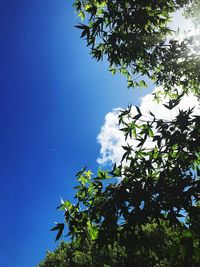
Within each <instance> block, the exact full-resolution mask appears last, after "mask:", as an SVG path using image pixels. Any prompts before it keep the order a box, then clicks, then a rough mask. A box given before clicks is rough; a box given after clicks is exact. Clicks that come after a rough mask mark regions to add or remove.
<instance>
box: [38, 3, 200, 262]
mask: <svg viewBox="0 0 200 267" xmlns="http://www.w3.org/2000/svg"><path fill="white" fill-rule="evenodd" d="M74 7H75V9H76V11H77V12H78V15H79V16H80V17H81V18H82V19H84V18H86V22H85V24H83V23H82V24H80V25H78V26H77V28H79V29H80V30H81V31H82V33H81V37H83V38H85V39H86V42H87V44H88V46H90V47H91V52H92V55H93V56H94V58H96V59H97V61H98V60H101V59H103V58H104V57H105V58H106V59H107V60H108V61H109V63H110V71H111V72H112V74H115V73H116V71H117V70H118V71H119V72H120V73H122V74H123V75H125V76H126V77H127V80H128V87H137V86H138V87H146V82H145V80H146V76H147V77H148V78H150V79H151V80H153V81H154V83H155V84H156V85H162V87H160V88H161V91H160V92H159V93H158V92H156V95H155V97H156V98H157V99H159V98H160V97H161V96H162V98H163V96H164V97H165V96H166V95H167V96H168V103H166V102H165V103H164V106H165V107H166V108H167V109H168V110H170V111H173V109H174V108H177V105H178V104H179V103H180V101H181V99H182V96H183V95H184V94H185V93H186V94H188V93H189V92H191V91H192V92H194V93H195V94H196V95H197V97H198V98H199V82H200V60H199V59H200V58H199V40H198V37H196V36H195V37H187V38H185V39H182V40H179V39H177V38H175V37H173V36H171V37H169V36H170V34H172V30H171V29H169V28H168V22H169V20H170V17H171V16H172V13H173V12H175V11H176V10H179V9H180V8H184V9H185V13H186V14H187V16H194V14H196V13H198V12H196V10H195V8H197V7H199V3H198V1H197V0H168V1H166V0H159V1H153V0H145V1H141V0H134V1H130V0H123V1H121V0H116V1H110V0H105V1H102V0H95V1H91V0H82V1H80V0H76V1H75V3H74ZM195 16H196V15H195ZM194 19H195V21H196V22H197V21H198V17H197V16H196V17H195V18H194ZM136 74H137V75H138V74H139V76H137V77H136V78H135V75H136ZM144 76H145V77H144ZM140 77H141V80H138V79H139V78H140ZM137 78H138V79H137ZM134 110H135V111H134ZM119 123H120V125H121V131H122V132H123V133H124V138H125V140H126V142H127V143H126V145H124V146H123V149H124V154H123V156H122V159H121V162H120V164H119V165H118V166H117V164H114V166H113V168H112V170H110V171H105V170H99V171H98V172H97V174H96V175H95V174H93V173H92V172H91V171H90V170H88V169H87V168H86V167H84V168H83V169H82V170H81V171H80V172H78V173H77V175H76V177H77V186H76V187H75V191H76V192H75V201H74V202H75V203H70V202H69V201H63V200H62V201H61V205H60V206H59V210H61V211H62V212H64V222H63V223H58V224H57V225H56V226H55V227H54V228H53V229H52V230H57V231H58V232H57V236H56V240H58V239H59V238H60V237H61V235H62V233H63V230H64V225H65V224H66V225H67V232H68V235H69V236H70V237H71V239H72V241H71V243H70V244H68V245H67V248H66V251H67V255H68V251H71V249H72V250H73V252H72V253H71V252H70V253H71V254H70V255H69V256H66V257H69V258H68V259H65V262H66V266H134V265H137V266H152V267H153V266H157V267H158V266H160V267H161V266H175V267H176V266H177V267H179V266H192V267H193V266H194V267H197V266H199V265H200V254H199V251H200V232H199V229H200V171H199V169H200V167H199V166H200V142H199V140H200V117H199V116H197V115H194V114H193V109H192V108H190V109H188V110H186V111H184V110H179V111H178V114H177V116H176V117H174V118H173V119H171V120H164V119H157V118H156V116H155V115H154V114H153V112H152V111H149V116H148V118H147V116H144V114H142V111H141V110H140V108H139V107H135V109H133V107H131V106H129V107H128V108H127V109H124V110H122V111H121V113H120V115H119ZM86 243H87V244H86ZM85 244H86V245H85ZM84 246H86V249H88V251H87V253H86V250H85V249H84ZM74 248H75V250H74ZM58 251H59V250H58ZM97 252H98V253H99V254H100V255H98V253H97ZM56 253H57V252H56ZM49 255H50V254H49ZM77 255H79V256H80V255H82V256H81V257H82V258H83V259H84V260H83V259H82V260H81V257H79V256H77ZM83 255H85V257H86V259H85V258H84V257H83ZM77 258H78V259H79V260H78V261H77ZM47 259H48V256H47ZM68 260H69V261H68ZM68 263H69V264H70V265H67V264H68ZM44 264H45V263H44ZM81 264H82V265H81ZM41 266H43V265H41ZM44 266H45V265H44ZM50 266H52V265H51V264H50V265H49V267H50ZM55 266H56V265H55ZM58 266H59V265H58ZM63 266H65V265H63Z"/></svg>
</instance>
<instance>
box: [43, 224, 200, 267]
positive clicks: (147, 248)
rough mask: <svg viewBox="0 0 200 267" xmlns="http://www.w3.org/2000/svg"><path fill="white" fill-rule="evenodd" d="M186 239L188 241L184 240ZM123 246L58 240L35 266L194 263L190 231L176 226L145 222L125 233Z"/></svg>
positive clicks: (147, 266)
mask: <svg viewBox="0 0 200 267" xmlns="http://www.w3.org/2000/svg"><path fill="white" fill-rule="evenodd" d="M188 239H189V240H188ZM126 242H128V243H129V246H128V247H129V249H127V246H126V245H124V244H122V243H120V242H115V243H114V244H113V246H111V245H109V246H107V247H106V248H105V247H99V246H98V245H97V243H95V242H94V241H92V240H91V239H89V238H88V239H85V240H84V241H83V243H81V242H79V241H78V240H76V241H74V242H71V243H64V242H62V243H61V244H60V245H59V247H58V248H57V249H56V250H55V251H54V252H48V253H47V255H46V258H45V259H44V260H43V261H42V262H41V263H40V264H39V265H38V267H64V266H65V267H67V266H69V267H73V266H76V267H79V266H80V267H83V266H85V267H109V266H112V267H123V266H124V267H126V266H135V265H137V266H139V267H143V266H145V267H155V266H156V267H171V266H174V267H175V266H177V267H178V266H191V267H193V266H198V262H197V261H196V262H195V260H191V257H188V255H189V254H190V253H191V247H190V245H191V242H190V234H189V235H188V232H186V231H185V232H184V234H181V231H180V230H179V228H176V229H174V228H172V227H170V226H169V225H167V224H165V223H160V224H159V225H158V224H156V223H151V224H146V225H144V226H143V227H142V231H136V232H135V236H134V238H133V237H131V238H129V237H128V236H127V238H126Z"/></svg>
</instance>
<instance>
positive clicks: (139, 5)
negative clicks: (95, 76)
mask: <svg viewBox="0 0 200 267" xmlns="http://www.w3.org/2000/svg"><path fill="white" fill-rule="evenodd" d="M74 7H75V8H76V11H77V12H78V15H79V16H80V17H81V18H82V19H83V18H85V17H88V20H87V21H86V23H85V24H81V25H78V26H77V27H78V28H80V29H81V30H82V34H81V37H83V38H85V39H86V42H87V45H88V46H90V47H91V53H92V55H93V57H94V58H96V59H97V60H100V59H103V57H106V59H107V60H108V61H109V63H110V68H111V69H110V70H111V71H112V73H115V72H116V70H119V71H120V72H121V73H122V74H124V75H126V77H127V80H128V87H135V86H139V87H144V86H146V83H145V81H144V80H140V81H138V79H136V80H135V75H137V74H139V75H141V76H143V75H146V76H147V77H148V78H150V79H151V80H153V81H154V82H155V84H156V85H162V86H163V87H164V90H165V93H166V94H170V96H172V95H173V93H176V90H177V87H179V88H181V89H182V90H183V92H186V93H187V92H188V90H192V91H193V92H195V93H196V94H197V95H198V92H199V81H200V74H199V66H200V60H199V59H200V58H199V56H200V55H199V46H198V47H196V49H197V51H198V53H196V52H195V47H194V42H195V40H196V41H197V43H199V36H191V37H188V38H185V39H183V40H182V41H180V40H179V39H177V37H176V36H174V35H172V34H173V30H172V29H170V28H169V27H168V23H169V21H170V18H171V16H172V13H173V12H175V11H177V10H180V9H181V8H184V9H185V13H186V14H187V15H188V16H193V18H196V19H198V18H199V17H194V15H197V14H198V15H199V13H198V12H197V10H200V4H199V1H198V0H180V1H179V0H169V1H166V0H163V1H150V0H145V1H140V0H135V1H130V0H123V1H120V0H115V1H112V0H106V1H102V0H99V1H92V0H83V1H80V0H76V1H75V3H74Z"/></svg>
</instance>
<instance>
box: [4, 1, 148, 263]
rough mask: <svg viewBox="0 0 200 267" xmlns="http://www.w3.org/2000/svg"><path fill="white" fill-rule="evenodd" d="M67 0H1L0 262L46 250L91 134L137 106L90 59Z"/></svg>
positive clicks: (92, 149)
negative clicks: (116, 111) (117, 111)
mask: <svg viewBox="0 0 200 267" xmlns="http://www.w3.org/2000/svg"><path fill="white" fill-rule="evenodd" d="M69 2H70V1H66V0H59V1H57V0H48V1H47V0H43V1H41V0H40V1H39V0H34V1H33V0H32V1H30V0H26V1H25V0H19V1H12V0H10V1H8V0H1V2H0V5H1V8H0V13H1V14H0V20H1V23H0V36H1V42H0V56H1V65H0V68H1V70H0V82H1V87H0V94H1V95H0V122H1V131H0V151H1V153H0V179H1V189H0V190H1V192H0V210H1V222H0V224H1V227H0V235H1V243H0V265H1V266H3V267H29V266H30V267H31V266H35V265H36V263H38V262H39V261H40V260H42V259H43V258H44V256H45V251H46V250H47V249H49V250H51V249H53V248H54V247H55V246H56V245H57V244H55V243H54V238H55V233H52V232H50V231H49V229H50V228H51V227H52V226H53V222H54V221H56V220H59V214H58V213H57V211H56V206H57V204H59V198H60V196H63V198H65V199H66V198H68V199H72V196H73V186H74V185H75V178H74V177H75V176H74V174H75V173H76V172H77V171H78V170H80V169H81V168H82V166H84V165H86V164H87V165H88V167H89V168H91V169H96V168H97V163H96V159H97V157H98V156H99V150H100V145H99V144H98V143H97V141H96V136H97V134H98V132H99V131H100V128H101V126H102V124H103V123H104V116H105V115H106V113H108V112H109V111H111V110H112V109H113V108H115V107H118V106H127V105H128V104H130V103H133V104H139V98H140V97H141V95H142V94H144V93H146V92H147V91H140V90H138V91H137V92H133V91H132V90H130V91H128V90H127V89H126V83H125V80H124V79H123V78H122V77H120V76H112V75H111V74H110V73H109V72H108V71H107V65H106V63H96V62H95V61H94V60H92V59H91V56H90V55H89V50H88V48H86V47H85V43H84V41H83V40H80V38H79V35H80V32H79V31H78V30H77V29H75V28H74V27H73V25H75V24H77V23H78V20H77V19H76V15H75V13H74V10H73V9H72V8H71V4H72V2H71V3H69Z"/></svg>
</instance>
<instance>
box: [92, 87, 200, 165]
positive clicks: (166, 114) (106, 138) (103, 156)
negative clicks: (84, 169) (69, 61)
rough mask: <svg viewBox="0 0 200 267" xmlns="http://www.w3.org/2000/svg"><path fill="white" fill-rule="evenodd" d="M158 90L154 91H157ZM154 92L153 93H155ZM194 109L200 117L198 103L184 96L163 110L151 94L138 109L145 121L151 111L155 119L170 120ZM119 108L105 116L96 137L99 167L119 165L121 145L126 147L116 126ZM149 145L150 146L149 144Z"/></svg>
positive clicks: (132, 142) (122, 136)
mask: <svg viewBox="0 0 200 267" xmlns="http://www.w3.org/2000/svg"><path fill="white" fill-rule="evenodd" d="M158 89H159V88H157V89H155V90H158ZM155 90H154V92H155ZM189 107H190V108H193V107H194V114H196V115H200V110H199V101H198V99H197V98H196V97H195V96H194V95H192V94H190V95H189V96H184V97H183V98H182V100H181V101H180V103H179V105H177V106H176V107H175V108H174V109H173V110H169V109H167V108H165V107H164V106H163V105H162V104H161V103H159V104H157V103H156V102H155V101H154V97H153V95H152V94H148V95H146V96H144V97H143V98H142V99H141V105H140V109H141V111H142V113H143V114H144V117H145V119H148V118H149V117H150V115H149V113H148V112H149V111H151V112H152V113H153V114H154V115H155V116H156V118H158V119H165V120H171V119H173V118H174V117H175V116H176V115H177V114H178V112H179V109H180V110H187V109H188V108H189ZM120 109H121V108H115V109H113V110H112V112H109V113H107V114H106V116H105V122H104V124H103V126H102V127H101V130H100V133H99V134H98V136H97V141H98V143H99V144H100V146H101V149H100V157H99V158H98V159H97V162H98V163H99V164H100V165H103V164H109V163H115V162H116V163H117V164H119V163H120V160H121V158H122V155H123V154H124V150H123V148H122V146H123V145H126V142H125V138H124V134H123V132H122V131H120V130H119V129H120V126H119V124H118V115H119V110H120ZM132 112H133V113H134V112H135V108H132ZM127 142H128V143H129V144H131V145H133V146H134V145H136V144H137V141H134V140H130V139H128V140H127ZM149 145H150V144H149Z"/></svg>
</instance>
